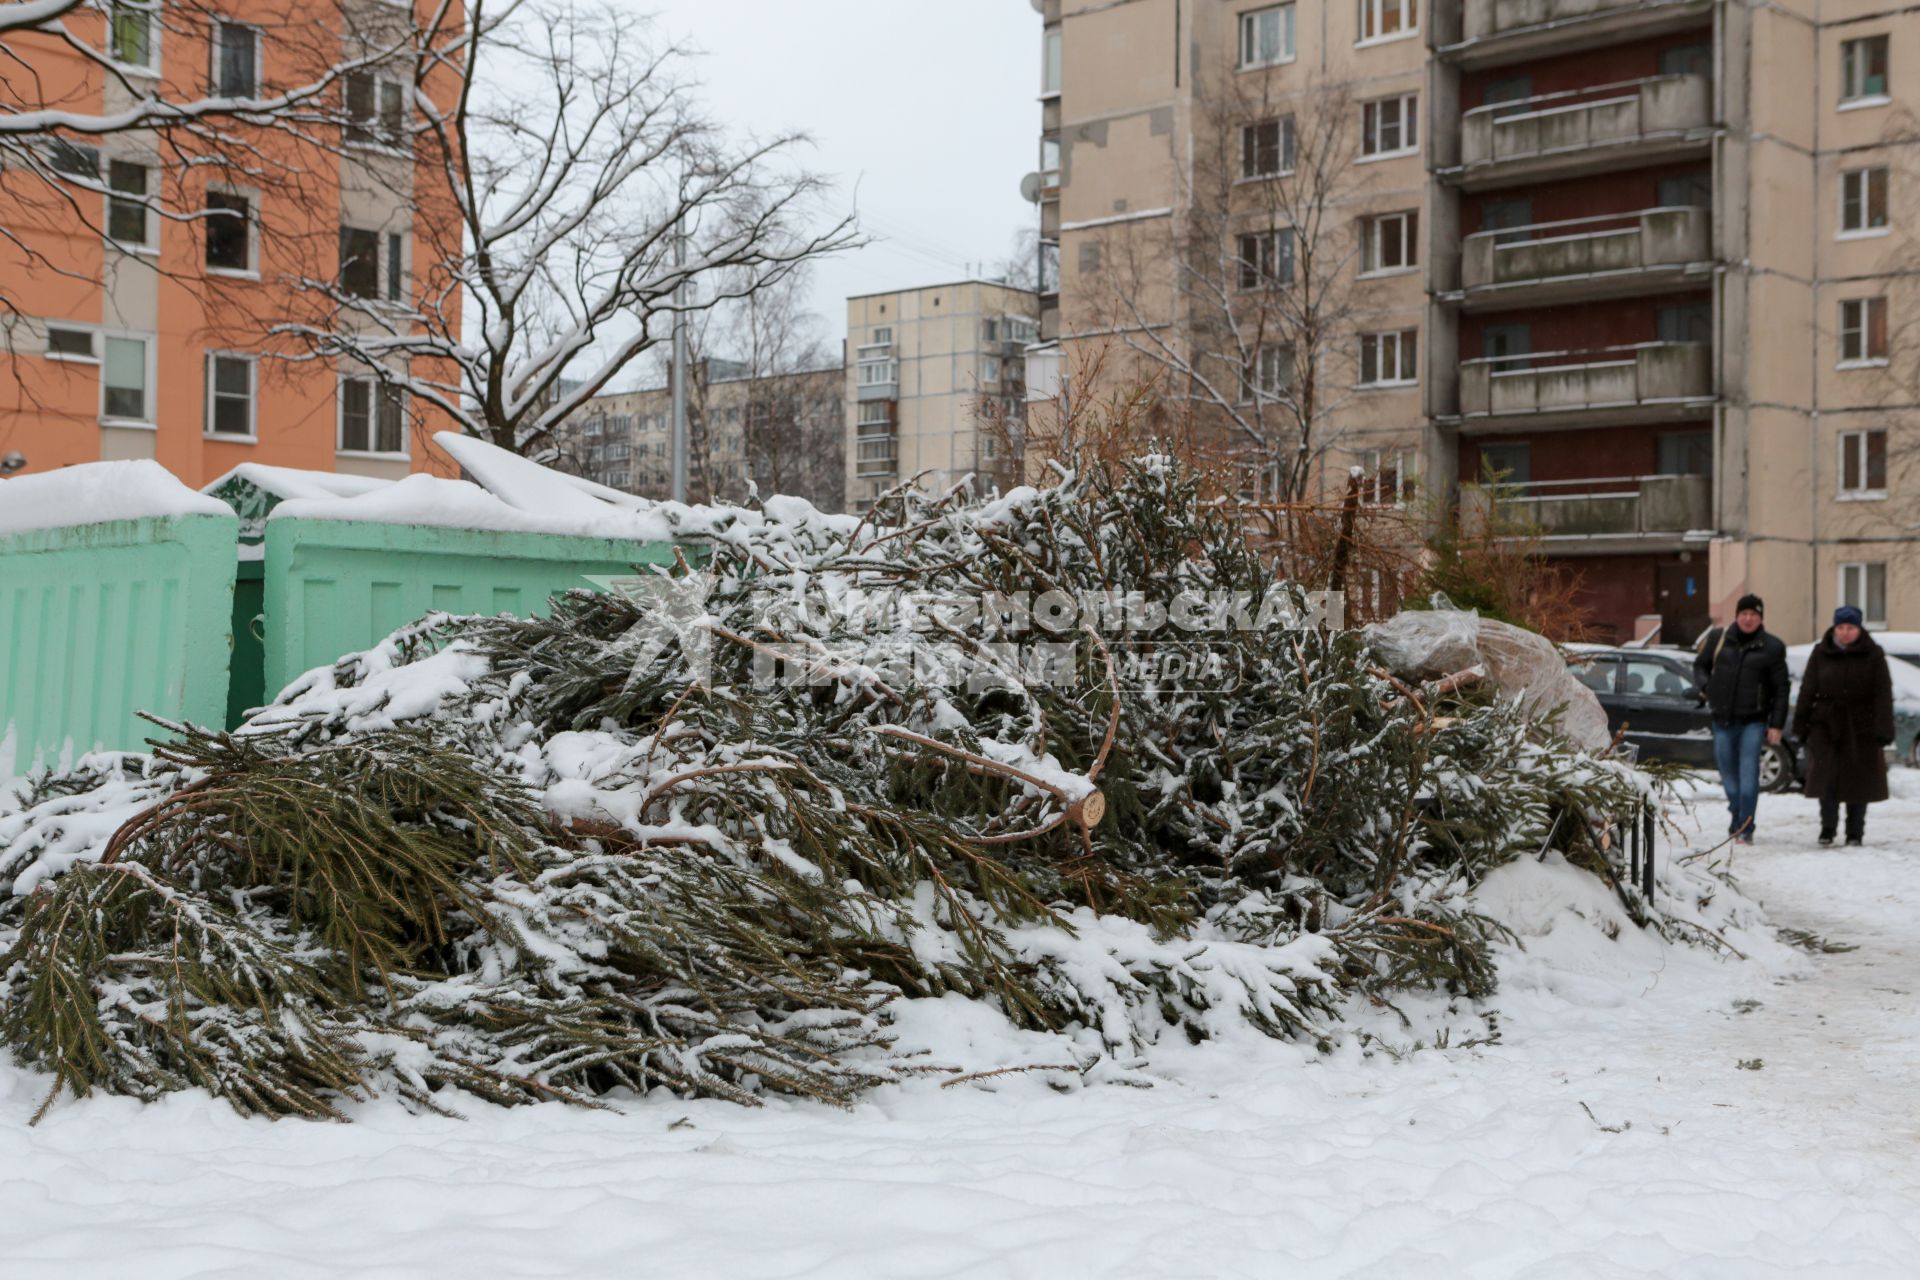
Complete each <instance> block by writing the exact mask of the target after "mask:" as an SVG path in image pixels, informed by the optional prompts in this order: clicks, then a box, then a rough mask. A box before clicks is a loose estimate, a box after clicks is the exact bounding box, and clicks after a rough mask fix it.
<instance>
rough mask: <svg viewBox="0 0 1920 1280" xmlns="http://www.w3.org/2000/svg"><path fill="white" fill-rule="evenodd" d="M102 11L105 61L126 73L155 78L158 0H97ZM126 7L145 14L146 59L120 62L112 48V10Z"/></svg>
mask: <svg viewBox="0 0 1920 1280" xmlns="http://www.w3.org/2000/svg"><path fill="white" fill-rule="evenodd" d="M99 2H100V8H101V10H102V12H104V13H105V14H106V39H105V41H104V42H103V43H104V45H105V49H104V52H105V53H106V55H107V61H108V62H110V63H112V64H113V66H114V67H115V68H116V69H117V70H119V71H122V72H124V73H126V74H128V75H134V76H148V77H154V78H157V77H158V76H159V75H160V3H159V0H99ZM119 9H126V10H129V11H131V12H135V13H144V14H146V15H147V61H146V62H144V63H142V62H122V61H121V60H120V58H119V55H118V53H117V51H116V50H115V48H114V45H115V43H116V42H115V40H114V38H113V18H114V12H115V11H116V10H119Z"/></svg>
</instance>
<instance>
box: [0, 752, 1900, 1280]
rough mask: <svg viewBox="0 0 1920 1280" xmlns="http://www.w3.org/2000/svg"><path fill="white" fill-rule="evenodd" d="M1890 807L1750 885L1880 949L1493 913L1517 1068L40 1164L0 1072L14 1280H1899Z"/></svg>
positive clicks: (73, 1133) (1025, 1080) (2, 1221)
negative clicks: (1844, 845) (1852, 833)
mask: <svg viewBox="0 0 1920 1280" xmlns="http://www.w3.org/2000/svg"><path fill="white" fill-rule="evenodd" d="M1896 788H1897V789H1898V790H1899V791H1900V792H1901V793H1902V796H1901V798H1899V799H1896V800H1895V801H1894V802H1893V803H1891V804H1888V805H1882V806H1877V807H1876V808H1875V809H1874V810H1873V812H1872V817H1871V819H1870V828H1869V832H1868V838H1869V841H1870V842H1871V844H1870V846H1869V847H1868V848H1866V849H1864V850H1859V849H1854V850H1842V849H1832V850H1820V849H1817V848H1816V847H1815V845H1814V840H1813V836H1814V829H1815V823H1814V815H1813V807H1812V805H1811V804H1810V803H1808V802H1807V801H1804V800H1801V799H1799V798H1797V797H1795V798H1778V797H1768V798H1766V799H1764V800H1763V801H1762V805H1761V834H1760V844H1759V845H1758V847H1757V848H1755V849H1753V850H1751V851H1744V850H1743V851H1741V853H1740V854H1739V858H1738V861H1737V863H1736V873H1737V874H1738V876H1739V878H1740V880H1741V883H1742V884H1743V886H1744V887H1745V888H1746V890H1747V891H1748V892H1749V893H1750V894H1752V895H1753V896H1755V897H1758V898H1760V899H1762V900H1763V901H1765V902H1766V903H1767V905H1768V907H1769V908H1770V910H1771V911H1772V912H1773V914H1774V917H1775V919H1776V920H1777V921H1778V922H1779V923H1782V924H1789V925H1795V926H1799V927H1802V928H1806V929H1811V930H1814V931H1816V932H1817V933H1820V934H1822V935H1825V936H1826V937H1828V938H1830V939H1833V940H1835V941H1841V942H1847V943H1852V944H1856V945H1857V946H1858V950H1856V951H1851V952H1846V953H1841V954H1828V955H1820V956H1817V957H1813V958H1810V959H1808V958H1801V959H1783V957H1782V955H1781V953H1780V952H1778V951H1777V950H1775V949H1773V948H1769V947H1764V946H1763V947H1759V948H1755V949H1754V952H1755V954H1756V957H1761V953H1764V957H1763V958H1756V959H1755V960H1753V961H1751V962H1748V963H1741V962H1738V961H1734V960H1731V959H1727V958H1716V957H1715V956H1713V955H1712V954H1710V953H1709V952H1707V951H1704V950H1699V949H1694V948H1684V947H1662V946H1658V945H1656V944H1654V943H1653V942H1651V941H1650V940H1648V939H1647V938H1645V937H1643V936H1640V935H1636V934H1631V933H1628V934H1623V935H1622V937H1621V938H1620V939H1619V940H1617V941H1616V940H1611V939H1609V938H1608V937H1607V936H1606V933H1605V932H1604V930H1603V929H1602V928H1599V927H1594V925H1592V924H1589V923H1587V922H1586V921H1584V920H1582V919H1579V918H1577V917H1574V916H1571V915H1569V914H1568V913H1567V912H1566V911H1565V910H1563V909H1562V908H1563V907H1564V906H1565V905H1566V904H1567V902H1568V901H1569V900H1572V901H1574V903H1575V905H1577V906H1580V907H1581V908H1582V909H1583V910H1584V911H1585V912H1586V914H1587V916H1588V918H1589V919H1590V920H1592V921H1595V922H1600V923H1604V920H1605V918H1606V915H1607V906H1606V902H1605V900H1604V898H1600V899H1594V900H1590V899H1588V898H1586V897H1585V896H1584V890H1585V887H1584V886H1582V885H1581V884H1580V883H1579V882H1578V881H1577V880H1575V879H1574V878H1572V877H1571V876H1567V875H1556V874H1555V873H1553V872H1552V871H1551V870H1550V869H1547V868H1540V867H1537V866H1532V865H1529V866H1527V867H1523V868H1520V869H1518V870H1517V871H1516V873H1515V874H1514V875H1512V876H1509V877H1506V878H1505V879H1504V880H1503V881H1502V882H1500V883H1497V884H1495V885H1493V886H1490V889H1489V894H1490V897H1491V898H1492V899H1493V900H1494V905H1496V906H1498V907H1499V908H1500V909H1501V910H1502V911H1503V912H1504V913H1505V914H1506V916H1507V918H1508V919H1509V920H1510V921H1512V922H1513V923H1515V924H1516V925H1518V926H1519V927H1520V928H1521V929H1522V930H1523V932H1528V933H1530V934H1531V935H1532V936H1531V937H1530V939H1529V941H1530V944H1531V945H1530V947H1529V949H1528V951H1527V952H1525V953H1516V954H1515V955H1513V956H1511V957H1510V958H1509V960H1508V962H1507V963H1506V964H1505V966H1504V990H1503V992H1502V994H1501V995H1500V997H1499V998H1498V1000H1497V1002H1496V1003H1497V1005H1498V1007H1499V1010H1500V1023H1501V1029H1502V1033H1503V1038H1502V1041H1501V1043H1499V1044H1497V1045H1492V1046H1486V1047H1477V1048H1453V1049H1444V1050H1435V1049H1428V1050H1424V1051H1421V1052H1417V1053H1414V1054H1412V1055H1411V1056H1410V1057H1407V1058H1406V1059H1405V1060H1403V1061H1399V1062H1394V1061H1391V1060H1390V1059H1388V1058H1387V1057H1386V1056H1385V1055H1380V1056H1376V1057H1375V1058H1373V1059H1370V1060H1362V1059H1360V1058H1358V1057H1357V1056H1356V1055H1354V1054H1353V1053H1351V1052H1343V1053H1342V1054H1340V1055H1337V1056H1335V1057H1332V1058H1315V1057H1314V1056H1313V1055H1311V1054H1310V1053H1307V1052H1305V1051H1303V1050H1299V1049H1295V1048H1292V1047H1289V1046H1283V1045H1274V1044H1271V1043H1268V1042H1264V1041H1259V1040H1258V1039H1257V1038H1255V1037H1250V1038H1249V1039H1248V1041H1247V1042H1245V1043H1243V1044H1234V1045H1224V1046H1214V1047H1211V1048H1209V1049H1206V1050H1202V1051H1195V1052H1192V1053H1190V1054H1186V1055H1184V1056H1183V1057H1181V1058H1179V1059H1177V1060H1175V1061H1174V1063H1173V1065H1174V1067H1175V1069H1176V1071H1177V1072H1178V1074H1179V1076H1180V1080H1179V1082H1178V1083H1168V1084H1163V1085H1161V1086H1159V1087H1157V1088H1153V1089H1150V1090H1138V1089H1128V1088H1118V1087H1104V1088H1092V1089H1086V1090H1082V1091H1078V1092H1074V1093H1070V1094H1057V1093H1054V1092H1052V1091H1051V1090H1049V1089H1047V1088H1046V1087H1045V1086H1044V1084H1042V1083H1041V1082H1040V1081H1039V1080H1038V1079H1037V1078H1035V1077H1033V1076H1014V1077H1005V1078H1003V1079H1002V1080H1001V1081H998V1082H996V1083H997V1084H998V1085H999V1087H998V1088H997V1089H996V1090H995V1091H993V1092H987V1091H985V1090H982V1089H978V1088H967V1087H962V1088H957V1089H940V1088H938V1087H936V1086H935V1085H933V1084H932V1083H930V1082H929V1083H925V1084H922V1085H916V1086H913V1087H911V1088H903V1089H896V1090H890V1091H887V1092H884V1093H882V1094H879V1095H876V1096H875V1097H874V1098H873V1100H871V1101H870V1102H868V1103H867V1104H865V1105H863V1106H862V1107H861V1108H860V1109H859V1110H858V1111H857V1112H855V1113H854V1114H852V1115H846V1114H842V1113H838V1112H833V1111H829V1110H825V1109H821V1108H817V1107H810V1106H796V1105H779V1104H776V1105H773V1106H770V1107H768V1108H766V1109H764V1110H760V1111H747V1110H742V1109H739V1108H736V1107H732V1106H729V1105H727V1104H723V1103H700V1104H686V1103H675V1102H659V1103H653V1102H648V1103H642V1104H638V1105H633V1106H630V1107H629V1108H628V1109H627V1112H626V1113H625V1114H621V1115H605V1114H583V1113H580V1112H574V1111H568V1110H563V1109H560V1108H557V1107H540V1108H523V1109H520V1110H516V1111H482V1112H479V1113H478V1114H477V1115H476V1117H475V1118H474V1119H472V1120H469V1121H467V1122H464V1123H463V1122H459V1121H451V1120H442V1119H433V1118H419V1117H411V1116H408V1115H406V1114H404V1113H403V1112H401V1111H399V1110H398V1109H397V1108H394V1107H391V1106H385V1105H376V1106H372V1107H368V1108H364V1109H363V1110H362V1111H361V1113H360V1116H359V1119H358V1121H357V1122H356V1123H354V1124H352V1125H326V1124H302V1123H294V1122H286V1123H280V1124H273V1123H269V1122H265V1121H245V1120H240V1119H238V1118H236V1117H235V1116H234V1115H233V1114H232V1113H230V1112H229V1111H227V1110H226V1109H225V1108H224V1107H223V1106H220V1105H216V1104H214V1103H213V1102H211V1101H210V1100H208V1099H206V1098H205V1097H199V1096H182V1097H176V1098H174V1099H173V1100H171V1101H169V1102H167V1103H165V1104H163V1105H160V1106H156V1107H152V1108H142V1107H140V1106H138V1105H135V1104H132V1103H129V1102H126V1101H124V1100H118V1099H95V1100H92V1101H89V1102H87V1103H84V1104H75V1103H73V1102H71V1101H66V1102H63V1103H61V1104H60V1105H59V1106H58V1107H56V1109H55V1110H54V1111H53V1112H52V1114H50V1115H49V1116H48V1117H47V1119H46V1120H45V1121H44V1122H43V1123H42V1124H41V1125H40V1126H39V1127H38V1128H34V1129H29V1128H28V1127H27V1120H28V1118H29V1116H30V1115H31V1114H32V1112H33V1109H34V1108H35V1106H36V1105H37V1104H38V1103H39V1101H40V1098H41V1096H42V1094H43V1092H44V1088H45V1084H44V1080H43V1079H42V1078H39V1077H27V1076H24V1075H22V1074H20V1073H18V1072H16V1071H14V1070H13V1069H12V1068H10V1067H5V1066H0V1204H4V1205H5V1206H6V1210H5V1212H4V1213H0V1276H5V1277H7V1278H8V1280H29V1278H30V1277H41V1276H49V1277H51V1276H58V1277H62V1278H68V1277H82V1276H116V1277H117V1276H125V1275H134V1274H137V1275H140V1276H143V1277H156V1278H158V1277H173V1276H235V1277H239V1276H246V1277H259V1276H272V1277H304V1276H337V1275H354V1276H393V1277H401V1276H407V1277H411V1276H440V1275H447V1276H456V1275H457V1276H461V1277H478V1276H568V1277H578V1276H614V1275H638V1274H647V1275H661V1276H676V1277H677V1276H723V1275H724V1276H781V1277H799V1276H821V1277H827V1276H832V1277H840V1276H854V1277H869V1276H886V1277H919V1276H981V1277H988V1276H993V1277H998V1276H1034V1277H1047V1278H1049V1280H1053V1278H1058V1277H1076V1276H1183V1277H1186V1276H1261V1277H1274V1276H1346V1275H1366V1276H1402V1275H1411V1274H1416V1273H1421V1274H1430V1275H1435V1276H1447V1277H1452V1276H1471V1277H1494V1276H1556V1277H1559V1276H1581V1277H1587V1276H1593V1277H1610V1276H1682V1275H1684V1276H1688V1277H1722V1276H1724V1277H1740V1278H1741V1280H1747V1278H1750V1277H1763V1276H1788V1275H1791V1276H1846V1277H1871V1276H1889V1277H1891V1276H1902V1277H1906V1276H1913V1275H1915V1274H1916V1273H1920V1108H1916V1100H1917V1099H1920V1052H1917V1051H1920V1011H1917V1008H1916V998H1915V993H1916V992H1920V924H1916V921H1915V909H1916V908H1920V774H1913V773H1909V772H1906V771H1899V772H1898V773H1897V774H1896ZM1695 821H1697V826H1698V830H1699V831H1700V832H1717V831H1722V830H1724V829H1725V815H1724V810H1723V809H1722V810H1716V808H1714V807H1712V806H1711V805H1710V804H1706V805H1703V806H1702V808H1701V809H1700V810H1699V812H1698V815H1697V819H1696V820H1689V821H1688V826H1689V829H1690V830H1691V829H1692V827H1693V825H1694V822H1695ZM1707 843H1708V839H1707V838H1706V837H1704V836H1702V835H1696V836H1695V837H1694V839H1693V846H1694V847H1704V846H1705V845H1706V844H1707ZM1685 851H1686V850H1685V847H1681V848H1679V849H1676V850H1675V851H1674V852H1676V853H1684V852H1685ZM1789 973H1796V974H1797V976H1781V975H1783V974H1789ZM1751 1002H1758V1003H1757V1005H1755V1004H1752V1003H1751ZM1742 1010H1745V1011H1744V1012H1743V1011H1742ZM941 1012H945V1013H948V1014H950V1015H952V1016H931V1015H928V1016H922V1017H921V1018H919V1019H918V1020H917V1023H916V1024H915V1025H924V1026H926V1027H929V1028H935V1029H937V1031H938V1034H939V1036H940V1038H941V1039H942V1040H943V1041H944V1043H943V1045H942V1047H943V1048H944V1049H946V1050H948V1051H950V1052H955V1053H958V1052H961V1051H963V1049H964V1041H965V1040H966V1038H967V1036H968V1035H969V1034H974V1033H977V1034H978V1035H979V1036H980V1038H981V1039H980V1043H979V1044H978V1045H977V1046H976V1052H977V1053H979V1054H980V1055H983V1056H984V1057H985V1058H987V1059H991V1058H992V1055H993V1054H995V1053H997V1052H1002V1051H1005V1050H1007V1049H1009V1048H1010V1046H1007V1045H1005V1044H1004V1043H1003V1042H1002V1041H1001V1040H999V1039H996V1037H995V1035H994V1033H993V1032H992V1029H991V1027H990V1026H989V1025H988V1023H987V1022H986V1020H984V1019H983V1018H981V1017H980V1016H979V1011H978V1010H977V1009H975V1008H973V1007H972V1006H966V1005H964V1004H960V1005H959V1006H958V1007H957V1008H955V1009H953V1010H947V1011H941ZM1029 1048H1030V1047H1029ZM1742 1062H1746V1063H1748V1064H1749V1065H1748V1066H1747V1067H1745V1068H1743V1067H1742V1066H1741V1065H1740V1064H1741V1063H1742ZM1583 1104H1584V1105H1583ZM1589 1112H1590V1113H1591V1114H1589Z"/></svg>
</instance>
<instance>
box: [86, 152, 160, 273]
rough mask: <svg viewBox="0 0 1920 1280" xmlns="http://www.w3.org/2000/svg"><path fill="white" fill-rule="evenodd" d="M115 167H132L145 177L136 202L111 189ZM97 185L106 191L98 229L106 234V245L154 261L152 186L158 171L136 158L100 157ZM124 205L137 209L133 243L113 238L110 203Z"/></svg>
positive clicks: (157, 250)
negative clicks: (137, 231)
mask: <svg viewBox="0 0 1920 1280" xmlns="http://www.w3.org/2000/svg"><path fill="white" fill-rule="evenodd" d="M116 164H127V165H133V166H135V167H136V168H138V169H140V170H141V171H143V172H144V173H145V174H146V175H147V181H146V190H144V191H142V192H141V193H140V196H139V198H138V199H137V200H135V199H132V198H130V197H128V196H126V195H121V194H116V189H115V187H114V185H113V166H114V165H116ZM100 167H101V169H102V170H103V171H104V172H103V173H102V174H101V175H100V185H101V186H103V187H105V188H106V192H107V195H106V206H105V208H104V209H103V210H102V213H104V214H105V216H104V217H103V218H102V219H101V224H102V225H101V229H102V230H103V231H104V232H106V241H107V243H108V244H110V245H112V246H113V247H114V248H115V249H118V250H119V251H120V252H121V253H131V254H138V255H140V256H142V257H149V258H150V257H157V256H158V255H159V253H160V245H159V238H158V237H157V236H155V235H154V232H153V186H154V182H155V180H156V178H157V175H158V174H159V169H158V168H157V167H156V166H154V165H151V164H149V163H147V162H146V161H145V160H144V159H141V158H139V157H136V156H101V157H100ZM116 200H120V201H125V202H126V203H128V204H138V205H139V206H140V239H139V240H137V241H127V240H118V239H115V238H114V235H113V205H114V201H116Z"/></svg>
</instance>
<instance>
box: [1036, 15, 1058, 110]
mask: <svg viewBox="0 0 1920 1280" xmlns="http://www.w3.org/2000/svg"><path fill="white" fill-rule="evenodd" d="M1060 54H1061V44H1060V28H1059V27H1048V28H1047V34H1046V35H1045V36H1044V37H1042V42H1041V49H1040V96H1041V97H1043V98H1044V97H1050V96H1051V95H1053V94H1056V93H1058V92H1060Z"/></svg>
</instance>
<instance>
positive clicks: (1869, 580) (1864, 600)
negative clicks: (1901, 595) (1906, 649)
mask: <svg viewBox="0 0 1920 1280" xmlns="http://www.w3.org/2000/svg"><path fill="white" fill-rule="evenodd" d="M1875 569H1878V570H1879V571H1880V614H1881V616H1880V617H1877V618H1876V617H1874V616H1873V614H1872V612H1871V610H1870V609H1869V607H1868V606H1869V605H1870V604H1871V602H1872V598H1873V571H1874V570H1875ZM1839 577H1840V581H1839V592H1838V599H1839V601H1840V603H1841V604H1850V605H1853V606H1855V607H1856V608H1858V609H1859V610H1860V619H1861V623H1862V625H1864V626H1866V627H1867V628H1868V629H1869V630H1871V629H1872V628H1874V627H1878V628H1880V629H1881V630H1883V631H1884V630H1885V629H1886V626H1887V619H1886V614H1887V613H1889V612H1890V610H1888V608H1887V564H1886V561H1884V560H1847V561H1843V562H1841V564H1840V572H1839Z"/></svg>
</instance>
